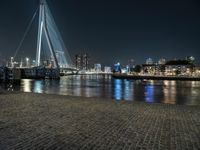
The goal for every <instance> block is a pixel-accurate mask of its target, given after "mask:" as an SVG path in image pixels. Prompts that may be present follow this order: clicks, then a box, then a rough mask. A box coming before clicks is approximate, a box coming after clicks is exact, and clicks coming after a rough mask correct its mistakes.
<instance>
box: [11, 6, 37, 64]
mask: <svg viewBox="0 0 200 150" xmlns="http://www.w3.org/2000/svg"><path fill="white" fill-rule="evenodd" d="M38 9H39V7H38V8H37V9H36V11H35V13H34V14H33V17H32V18H31V20H30V22H29V24H28V26H27V28H26V30H25V32H24V35H23V37H22V39H21V41H20V43H19V45H18V46H17V49H16V51H15V55H14V57H13V58H14V60H15V57H16V56H17V53H18V52H19V50H20V48H21V46H22V44H23V42H24V39H25V37H26V36H27V34H28V31H29V30H30V28H31V25H32V23H33V21H34V19H35V16H36V14H37V11H38Z"/></svg>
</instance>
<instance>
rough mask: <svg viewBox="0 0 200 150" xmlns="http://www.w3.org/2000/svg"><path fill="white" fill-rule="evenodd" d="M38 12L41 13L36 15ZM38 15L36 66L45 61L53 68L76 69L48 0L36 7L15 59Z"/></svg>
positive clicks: (42, 1)
mask: <svg viewBox="0 0 200 150" xmlns="http://www.w3.org/2000/svg"><path fill="white" fill-rule="evenodd" d="M38 13H39V15H36V14H38ZM36 16H39V19H38V20H39V21H38V32H37V35H36V36H37V49H36V51H35V53H36V58H35V60H36V63H35V66H36V67H41V66H43V65H44V64H43V62H44V61H45V62H48V64H49V66H50V67H51V68H65V69H66V68H68V69H75V68H74V67H73V64H72V61H71V58H70V55H69V53H68V51H67V49H66V47H65V44H64V42H63V40H62V37H61V35H60V32H59V30H58V28H57V26H56V23H55V21H54V18H53V16H52V14H51V12H50V9H49V7H48V4H47V1H46V0H40V4H39V8H37V9H36V11H35V13H34V15H33V18H32V19H31V21H30V23H29V25H28V27H27V29H26V31H25V33H24V36H23V38H22V40H21V42H20V43H19V46H18V47H17V49H16V52H15V55H14V59H15V58H16V56H17V54H18V52H19V51H20V49H21V46H22V44H23V42H24V39H25V37H26V36H27V33H28V32H29V30H30V27H31V24H32V23H33V21H34V20H35V19H37V18H36Z"/></svg>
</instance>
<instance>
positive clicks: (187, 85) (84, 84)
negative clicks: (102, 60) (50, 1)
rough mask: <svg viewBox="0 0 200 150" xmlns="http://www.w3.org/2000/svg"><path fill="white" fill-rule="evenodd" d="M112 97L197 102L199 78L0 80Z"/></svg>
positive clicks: (15, 88)
mask: <svg viewBox="0 0 200 150" xmlns="http://www.w3.org/2000/svg"><path fill="white" fill-rule="evenodd" d="M1 89H4V90H8V91H23V92H35V93H50V94H61V95H74V96H84V97H102V98H113V99H115V100H133V101H144V102H151V103H154V102H155V103H168V104H186V105H200V100H199V98H200V92H199V91H200V82H199V81H140V80H136V81H134V80H120V79H113V78H111V76H104V75H88V76H68V77H63V78H61V79H60V80H29V79H26V80H22V81H21V85H20V86H18V85H15V84H12V83H9V84H0V90H1Z"/></svg>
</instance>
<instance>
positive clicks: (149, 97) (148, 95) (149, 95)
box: [144, 84, 154, 102]
mask: <svg viewBox="0 0 200 150" xmlns="http://www.w3.org/2000/svg"><path fill="white" fill-rule="evenodd" d="M153 92H154V87H153V85H149V84H147V85H146V86H145V93H144V94H145V101H146V102H154V93H153Z"/></svg>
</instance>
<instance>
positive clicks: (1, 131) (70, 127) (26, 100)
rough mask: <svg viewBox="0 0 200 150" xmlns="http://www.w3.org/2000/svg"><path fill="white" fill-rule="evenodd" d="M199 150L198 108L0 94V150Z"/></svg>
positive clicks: (199, 127) (44, 95) (199, 123)
mask: <svg viewBox="0 0 200 150" xmlns="http://www.w3.org/2000/svg"><path fill="white" fill-rule="evenodd" d="M4 149H6V150H7V149H10V150H15V149H19V150H21V149H26V150H27V149H31V150H32V149H35V150H39V149H48V150H49V149H50V150H51V149H52V150H54V149H57V150H62V149H64V150H65V149H66V150H76V149H77V150H78V149H83V150H105V149H113V150H121V149H122V150H124V149H125V150H134V149H136V150H137V149H138V150H179V149H180V150H190V149H193V150H199V149H200V106H183V105H170V104H150V103H142V102H141V103H140V102H125V101H114V100H111V99H101V98H83V97H72V96H61V95H47V94H33V93H10V94H8V93H0V150H4Z"/></svg>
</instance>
